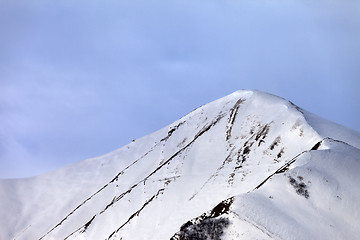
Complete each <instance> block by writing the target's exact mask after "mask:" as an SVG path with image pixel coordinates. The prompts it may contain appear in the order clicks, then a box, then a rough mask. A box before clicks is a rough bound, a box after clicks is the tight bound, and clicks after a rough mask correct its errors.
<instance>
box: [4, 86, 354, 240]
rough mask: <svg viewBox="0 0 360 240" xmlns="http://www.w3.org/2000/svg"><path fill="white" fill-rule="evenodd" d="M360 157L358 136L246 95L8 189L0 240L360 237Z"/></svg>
mask: <svg viewBox="0 0 360 240" xmlns="http://www.w3.org/2000/svg"><path fill="white" fill-rule="evenodd" d="M359 148H360V134H359V133H357V132H355V131H352V130H349V129H346V128H344V127H342V126H339V125H336V124H334V123H330V122H328V121H326V120H324V119H321V118H319V117H317V116H315V115H313V114H311V113H308V112H306V111H304V110H302V109H300V108H298V107H297V106H295V105H294V104H292V103H291V102H288V101H286V100H284V99H282V98H279V97H276V96H273V95H270V94H266V93H262V92H258V91H238V92H235V93H233V94H231V95H229V96H226V97H224V98H222V99H219V100H217V101H214V102H212V103H209V104H207V105H204V106H202V107H200V108H198V109H196V110H194V111H193V112H191V113H190V114H188V115H186V116H185V117H183V118H182V119H180V120H178V121H176V122H174V123H173V124H171V125H170V126H168V127H165V128H163V129H161V130H159V131H158V132H155V133H153V134H151V135H149V136H146V137H143V138H141V139H137V140H135V141H133V142H132V143H130V144H129V145H127V146H124V147H123V148H121V149H118V150H116V151H114V152H112V153H109V154H107V155H104V156H101V157H98V158H93V159H89V160H85V161H82V162H79V163H76V164H73V165H70V166H68V167H66V168H62V169H59V170H57V171H55V172H51V173H48V174H45V175H42V176H38V177H34V178H29V179H18V180H1V181H0V214H1V216H2V217H1V218H0V226H1V228H0V239H4V240H6V239H18V240H20V239H123V240H125V239H131V240H134V239H157V240H158V239H170V238H173V239H194V238H191V237H194V236H197V237H198V239H207V238H206V237H204V236H206V235H209V234H210V235H214V236H215V235H216V236H220V235H221V237H222V239H240V238H246V239H272V238H275V239H329V237H331V238H332V239H355V238H356V237H357V236H359V235H360V221H359V220H360V211H359V207H358V206H357V203H358V202H359V200H360V191H359V190H358V189H357V186H359V183H360V177H359V175H358V173H359V170H360V159H359V156H360V155H359ZM208 239H215V238H214V237H213V238H211V237H209V238H208Z"/></svg>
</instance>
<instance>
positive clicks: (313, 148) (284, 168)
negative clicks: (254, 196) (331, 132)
mask: <svg viewBox="0 0 360 240" xmlns="http://www.w3.org/2000/svg"><path fill="white" fill-rule="evenodd" d="M321 143H322V141H320V142H318V143H316V144H315V145H314V147H312V148H311V149H310V150H305V151H303V152H301V153H299V154H298V155H296V156H295V157H293V158H292V159H291V160H290V161H288V162H287V163H285V164H284V165H283V166H281V167H280V168H279V169H278V170H276V171H275V172H274V173H273V174H271V175H270V176H268V177H267V178H266V179H265V180H264V181H262V182H261V183H260V184H259V185H258V186H256V187H255V188H254V190H255V189H259V188H260V187H261V186H262V185H264V183H266V182H267V181H268V180H269V179H270V178H271V177H272V176H274V175H275V174H279V173H284V172H286V171H287V170H289V167H290V165H291V164H293V163H294V162H295V161H296V160H297V159H298V158H299V157H300V156H301V155H303V154H304V153H306V152H310V151H312V150H316V149H317V148H319V146H320V145H321ZM315 146H317V148H316V149H315Z"/></svg>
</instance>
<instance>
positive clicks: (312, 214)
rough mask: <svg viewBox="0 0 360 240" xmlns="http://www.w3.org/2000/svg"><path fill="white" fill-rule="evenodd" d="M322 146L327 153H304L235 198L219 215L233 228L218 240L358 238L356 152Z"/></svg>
mask: <svg viewBox="0 0 360 240" xmlns="http://www.w3.org/2000/svg"><path fill="white" fill-rule="evenodd" d="M325 142H326V144H327V145H328V146H331V147H330V149H326V150H317V151H310V152H307V153H305V154H303V156H301V157H299V159H298V160H297V161H296V162H295V163H294V166H292V169H290V170H288V171H286V172H284V173H280V174H276V175H274V177H273V178H271V179H269V181H268V182H267V183H266V184H264V185H263V186H262V187H260V188H259V189H257V190H255V191H252V192H250V193H246V194H241V195H239V196H236V197H235V200H234V202H233V204H232V206H231V207H230V210H229V212H228V213H227V214H225V215H226V217H229V218H230V219H233V220H232V221H233V224H231V225H230V227H229V228H228V229H226V233H225V236H224V238H223V239H239V238H240V236H246V234H252V237H251V239H267V238H268V237H271V239H274V238H275V239H358V237H359V235H360V228H359V227H360V224H359V218H360V209H359V207H358V202H359V199H360V191H359V190H358V188H359V183H360V176H359V174H358V173H359V171H360V158H359V156H360V151H359V149H357V148H354V147H352V146H350V145H348V144H346V143H343V142H337V141H334V140H331V139H326V140H325ZM344 153H346V154H344ZM225 215H223V216H222V218H224V217H225ZM240 224H247V226H245V227H243V228H239V227H238V226H239V225H240ZM266 237H267V238H266Z"/></svg>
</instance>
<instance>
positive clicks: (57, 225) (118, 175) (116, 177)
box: [39, 144, 158, 240]
mask: <svg viewBox="0 0 360 240" xmlns="http://www.w3.org/2000/svg"><path fill="white" fill-rule="evenodd" d="M157 145H158V144H156V145H155V146H153V147H152V148H151V149H150V150H149V151H148V152H146V153H145V154H144V155H142V156H141V157H140V158H138V159H137V160H135V161H134V162H132V163H131V164H130V165H128V166H127V167H125V168H124V169H123V170H122V171H121V172H119V173H118V174H117V175H116V176H115V177H114V178H113V179H112V180H111V181H110V182H108V183H107V184H105V185H104V186H102V187H101V188H100V189H99V190H98V191H96V192H95V193H93V194H92V195H91V196H90V197H88V198H87V199H85V200H84V201H83V202H82V203H81V204H79V205H78V206H77V207H76V208H74V209H73V210H72V211H71V212H70V213H69V214H67V215H66V216H65V217H64V218H63V219H62V220H61V221H60V222H59V223H58V224H56V225H55V226H54V227H53V228H51V229H50V230H49V231H48V232H47V233H46V234H44V235H43V236H41V237H40V238H39V240H41V239H43V238H44V237H45V236H46V235H48V234H49V233H51V232H52V231H53V230H54V229H56V228H57V227H59V226H60V225H61V224H62V223H63V222H64V221H65V220H67V219H68V217H70V216H71V215H72V214H74V212H75V211H77V210H78V209H79V208H80V207H82V206H83V205H85V203H86V202H88V201H89V200H90V199H91V198H93V197H94V196H95V195H97V194H98V193H100V192H101V191H102V190H104V189H105V188H106V187H107V186H109V184H111V183H113V182H115V181H117V180H118V178H119V177H120V176H121V175H123V174H124V173H125V171H126V170H127V169H129V168H130V167H131V166H133V165H134V164H136V163H137V162H138V161H140V160H141V159H143V158H144V157H146V156H147V155H148V154H149V153H150V152H152V151H153V150H154V148H155V147H156V146H157Z"/></svg>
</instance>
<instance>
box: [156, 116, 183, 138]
mask: <svg viewBox="0 0 360 240" xmlns="http://www.w3.org/2000/svg"><path fill="white" fill-rule="evenodd" d="M184 123H185V121H183V122H180V123H179V124H178V125H176V126H174V127H170V130H169V131H168V135H167V136H166V137H164V138H163V139H161V140H160V142H163V141H166V140H168V139H169V137H171V135H172V134H173V133H174V132H175V131H176V130H177V129H178V128H179V127H180V126H181V125H183V124H184Z"/></svg>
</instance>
